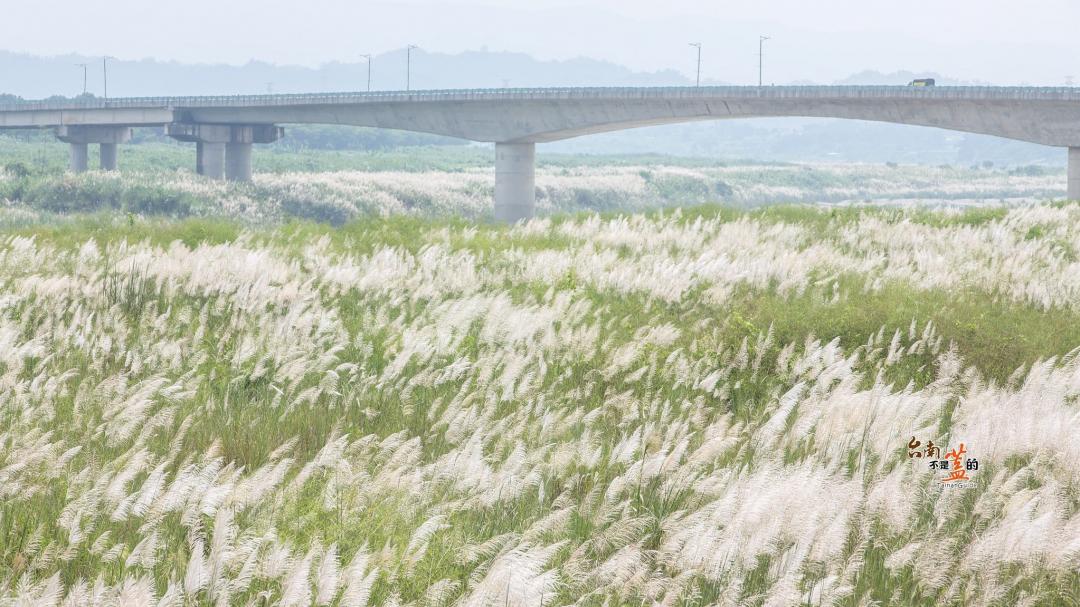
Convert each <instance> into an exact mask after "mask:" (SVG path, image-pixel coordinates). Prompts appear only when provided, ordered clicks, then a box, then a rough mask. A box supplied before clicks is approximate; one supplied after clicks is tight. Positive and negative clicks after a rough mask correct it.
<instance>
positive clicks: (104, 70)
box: [101, 55, 116, 99]
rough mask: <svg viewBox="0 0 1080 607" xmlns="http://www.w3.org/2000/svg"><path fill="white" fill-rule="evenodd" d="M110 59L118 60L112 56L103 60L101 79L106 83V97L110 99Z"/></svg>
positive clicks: (106, 56) (107, 56)
mask: <svg viewBox="0 0 1080 607" xmlns="http://www.w3.org/2000/svg"><path fill="white" fill-rule="evenodd" d="M109 59H116V57H113V56H111V55H105V56H104V57H102V58H101V77H102V80H103V82H104V89H105V90H104V97H105V98H106V99H108V98H109Z"/></svg>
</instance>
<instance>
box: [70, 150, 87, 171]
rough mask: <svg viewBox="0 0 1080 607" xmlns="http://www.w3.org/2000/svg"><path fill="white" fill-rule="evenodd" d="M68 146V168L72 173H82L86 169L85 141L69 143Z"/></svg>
mask: <svg viewBox="0 0 1080 607" xmlns="http://www.w3.org/2000/svg"><path fill="white" fill-rule="evenodd" d="M68 147H69V148H71V160H70V162H69V163H68V168H69V169H70V170H71V172H72V173H83V172H85V171H86V169H87V165H88V164H89V163H88V162H87V157H88V155H89V154H88V152H87V148H88V147H89V146H87V145H86V144H85V143H69V144H68Z"/></svg>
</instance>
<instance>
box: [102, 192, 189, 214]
mask: <svg viewBox="0 0 1080 607" xmlns="http://www.w3.org/2000/svg"><path fill="white" fill-rule="evenodd" d="M120 200H121V208H122V209H123V210H125V211H127V212H129V213H138V214H141V215H168V216H170V217H187V216H188V215H190V214H191V208H192V207H193V206H194V199H193V198H192V196H191V194H188V193H186V192H177V191H173V190H167V189H165V188H161V187H153V186H146V185H137V186H134V187H131V188H128V189H126V190H124V192H123V194H122V195H121V197H120Z"/></svg>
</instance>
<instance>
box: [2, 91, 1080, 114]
mask: <svg viewBox="0 0 1080 607" xmlns="http://www.w3.org/2000/svg"><path fill="white" fill-rule="evenodd" d="M724 96H728V97H740V98H755V97H757V98H760V97H769V98H799V97H804V98H813V97H817V98H821V97H837V98H847V99H851V98H880V97H901V98H911V97H930V98H935V99H1005V100H1009V99H1016V100H1025V99H1026V100H1045V101H1057V100H1067V101H1080V88H1072V87H968V86H964V87H952V86H939V87H926V88H917V87H909V86H899V85H897V86H763V87H757V86H703V87H693V86H684V87H549V88H499V89H483V88H480V89H436V90H421V91H371V92H338V93H279V94H266V95H206V96H177V97H172V96H156V97H122V98H115V99H98V98H93V99H64V100H47V99H45V100H18V101H8V102H0V111H3V112H10V111H16V112H19V111H58V110H82V109H129V108H183V107H193V108H197V107H251V106H288V105H323V104H344V103H363V102H380V101H402V102H406V101H413V102H424V101H440V100H444V99H450V98H453V99H459V100H497V99H519V100H520V99H537V100H542V99H552V98H556V99H567V98H571V99H573V98H578V99H590V98H620V97H621V98H635V97H636V98H649V97H683V98H694V97H724Z"/></svg>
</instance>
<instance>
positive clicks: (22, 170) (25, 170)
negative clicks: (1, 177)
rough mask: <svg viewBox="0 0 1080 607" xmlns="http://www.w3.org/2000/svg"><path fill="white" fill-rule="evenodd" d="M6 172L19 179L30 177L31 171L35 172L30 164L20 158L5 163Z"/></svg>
mask: <svg viewBox="0 0 1080 607" xmlns="http://www.w3.org/2000/svg"><path fill="white" fill-rule="evenodd" d="M4 172H5V173H7V174H8V175H11V176H12V177H16V178H18V179H25V178H27V177H29V176H30V174H31V173H33V171H32V170H31V169H30V167H29V166H27V165H26V163H23V162H19V161H18V160H13V161H11V162H9V163H7V164H5V165H4Z"/></svg>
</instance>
